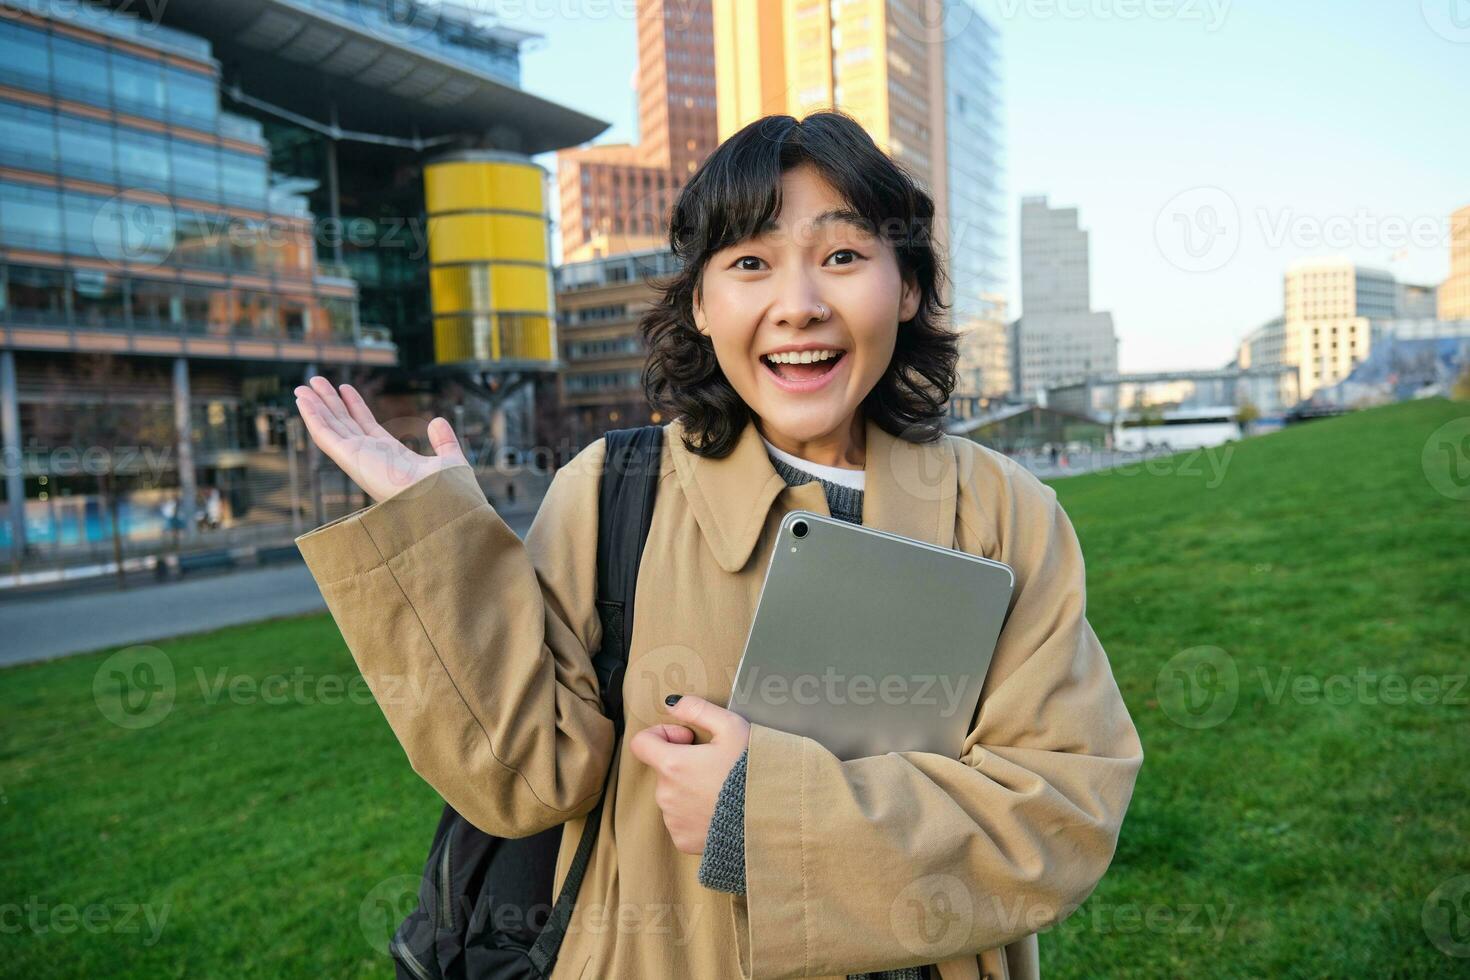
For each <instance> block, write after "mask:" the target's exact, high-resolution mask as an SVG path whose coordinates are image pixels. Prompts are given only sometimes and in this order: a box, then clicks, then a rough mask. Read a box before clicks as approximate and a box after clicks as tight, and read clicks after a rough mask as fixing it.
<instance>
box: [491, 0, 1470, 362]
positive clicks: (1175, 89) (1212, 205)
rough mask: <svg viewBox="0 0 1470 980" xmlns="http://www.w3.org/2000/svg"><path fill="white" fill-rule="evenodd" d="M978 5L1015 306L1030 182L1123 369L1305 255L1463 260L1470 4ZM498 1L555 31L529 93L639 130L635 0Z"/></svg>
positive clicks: (1226, 353)
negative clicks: (1105, 318) (988, 48)
mask: <svg viewBox="0 0 1470 980" xmlns="http://www.w3.org/2000/svg"><path fill="white" fill-rule="evenodd" d="M976 6H977V7H979V8H980V9H982V10H985V11H987V12H988V13H989V14H990V16H991V19H992V21H993V23H995V25H996V26H997V27H998V28H999V30H1000V33H1001V50H1002V65H1001V74H1002V78H1003V79H1004V92H1003V95H1004V102H1005V118H1006V132H1005V145H1006V157H1007V160H1006V173H1005V179H1004V183H1005V187H1006V190H1007V198H1008V201H1009V204H1010V207H1011V219H1010V223H1009V227H1008V233H1007V252H1008V253H1009V255H1010V258H1011V264H1012V267H1011V269H1010V270H1009V276H1008V281H1009V290H1008V292H1009V298H1010V302H1011V305H1012V310H1013V312H1018V311H1019V303H1020V297H1019V279H1018V276H1017V275H1016V270H1015V268H1014V263H1015V258H1016V251H1017V247H1018V246H1017V225H1016V212H1017V209H1018V204H1019V200H1020V197H1021V195H1023V194H1045V195H1047V196H1048V197H1049V198H1050V201H1051V203H1052V204H1053V205H1054V206H1070V205H1075V206H1077V207H1078V208H1080V209H1081V216H1082V224H1083V226H1084V227H1085V228H1087V229H1088V230H1089V231H1090V232H1091V240H1092V295H1093V307H1094V308H1095V309H1102V310H1110V311H1111V312H1112V313H1113V316H1114V320H1115V323H1116V325H1117V329H1118V335H1119V338H1120V355H1121V358H1120V359H1121V363H1122V367H1123V369H1124V370H1154V369H1167V368H1184V367H1212V366H1218V365H1220V364H1223V363H1224V362H1225V361H1228V360H1229V359H1230V358H1231V357H1232V356H1233V355H1234V351H1235V347H1236V344H1237V342H1238V340H1239V339H1240V337H1241V336H1242V335H1244V334H1245V333H1246V332H1247V331H1248V330H1250V329H1252V328H1253V327H1255V326H1257V325H1259V324H1260V323H1262V322H1264V321H1265V320H1267V319H1269V318H1270V317H1272V316H1274V315H1277V314H1279V312H1280V307H1281V275H1282V272H1283V270H1284V269H1285V267H1286V265H1287V264H1288V263H1289V262H1290V261H1292V260H1293V259H1296V258H1299V257H1303V256H1309V255H1340V254H1345V255H1350V256H1352V257H1354V258H1355V259H1357V260H1358V261H1360V262H1363V263H1364V264H1370V265H1374V266H1378V267H1381V268H1387V269H1390V270H1392V271H1393V272H1395V273H1396V274H1397V275H1398V276H1399V277H1400V278H1401V279H1403V280H1406V281H1411V282H1430V283H1437V282H1438V281H1439V280H1441V279H1442V278H1443V277H1444V276H1445V274H1446V272H1447V271H1448V264H1449V262H1448V243H1447V239H1448V220H1447V219H1448V215H1449V212H1450V211H1452V210H1454V209H1455V208H1458V207H1462V206H1464V205H1467V204H1470V124H1467V123H1466V122H1465V119H1466V118H1467V116H1470V0H1371V2H1369V0H1361V2H1354V3H1342V2H1327V0H1290V2H1282V0H1237V2H1234V3H1230V2H1227V0H977V3H976ZM502 9H503V10H505V11H506V12H507V13H511V12H513V11H520V12H522V14H523V16H521V17H519V18H516V17H507V22H508V23H513V24H515V25H516V26H523V27H525V28H526V29H528V30H535V31H539V32H542V33H544V34H545V35H546V40H545V41H544V42H541V46H540V48H539V49H538V50H532V51H528V52H527V53H526V54H525V56H524V59H523V72H524V82H525V86H526V88H527V89H529V90H531V91H533V92H537V93H539V94H543V95H546V96H548V97H550V98H553V99H556V100H557V101H560V102H563V103H565V104H567V105H570V106H574V107H576V108H578V109H581V110H583V111H585V112H587V113H590V114H591V115H594V116H597V117H599V118H602V119H606V120H608V121H609V122H611V123H612V124H613V125H612V128H611V129H609V130H608V132H607V133H605V134H604V135H603V136H601V137H599V139H598V140H597V142H611V141H618V140H626V139H631V138H633V137H634V136H635V135H636V118H635V117H636V95H635V92H634V91H633V89H632V87H631V85H632V79H633V73H634V70H635V67H636V60H637V49H636V44H635V38H634V21H633V19H632V16H631V13H632V10H633V9H634V2H633V0H601V2H598V0H585V2H583V3H577V2H572V0H566V2H561V3H530V2H520V0H518V2H515V3H513V4H506V5H502ZM551 12H555V16H549V15H548V14H550V13H551ZM541 160H542V162H543V163H545V164H546V165H547V166H548V167H554V166H555V161H554V158H553V157H552V156H551V155H547V156H545V157H542V158H541Z"/></svg>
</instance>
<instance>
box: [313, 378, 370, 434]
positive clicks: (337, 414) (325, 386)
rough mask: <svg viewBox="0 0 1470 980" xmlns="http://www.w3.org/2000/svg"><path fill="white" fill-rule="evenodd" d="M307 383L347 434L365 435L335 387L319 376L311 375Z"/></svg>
mask: <svg viewBox="0 0 1470 980" xmlns="http://www.w3.org/2000/svg"><path fill="white" fill-rule="evenodd" d="M307 383H308V384H309V385H311V390H312V391H314V392H316V393H317V395H319V396H320V397H321V400H322V404H323V405H324V406H326V409H327V411H328V412H331V413H332V417H333V418H335V419H336V420H337V421H338V422H340V423H341V424H342V425H345V426H346V427H347V430H348V431H349V432H352V433H353V435H366V434H367V433H365V432H363V431H362V426H360V425H358V424H357V420H356V419H354V418H353V417H352V415H351V414H350V413H349V412H348V411H347V406H346V405H344V404H342V396H341V395H339V394H337V387H336V385H334V384H332V382H330V381H328V380H327V379H326V378H324V377H322V376H321V375H320V374H313V375H312V376H311V379H310V380H309V381H308V382H307ZM353 430H356V431H353Z"/></svg>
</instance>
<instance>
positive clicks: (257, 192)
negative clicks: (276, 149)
mask: <svg viewBox="0 0 1470 980" xmlns="http://www.w3.org/2000/svg"><path fill="white" fill-rule="evenodd" d="M219 169H220V184H221V186H222V187H223V188H224V193H225V199H226V200H227V201H229V202H230V203H231V204H238V205H240V206H242V207H248V208H254V209H256V210H264V208H265V193H266V162H265V158H264V157H255V156H247V155H246V154H244V153H232V152H230V151H229V150H221V151H220V155H219Z"/></svg>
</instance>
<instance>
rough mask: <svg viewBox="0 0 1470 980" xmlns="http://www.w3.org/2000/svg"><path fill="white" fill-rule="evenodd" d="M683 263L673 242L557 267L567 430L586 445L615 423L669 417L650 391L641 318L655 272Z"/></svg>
mask: <svg viewBox="0 0 1470 980" xmlns="http://www.w3.org/2000/svg"><path fill="white" fill-rule="evenodd" d="M677 270H678V263H677V260H676V259H675V258H674V254H673V253H672V252H671V251H669V250H668V248H667V247H664V248H658V249H650V250H648V251H643V252H622V253H619V254H617V255H608V256H602V257H600V258H596V259H584V260H583V261H581V262H569V263H563V264H562V265H560V266H558V267H557V270H556V315H557V336H558V337H559V338H560V342H561V354H562V361H563V363H564V364H565V365H566V368H565V370H563V371H562V372H561V374H560V375H559V383H560V392H559V396H560V399H559V400H560V404H561V406H562V412H563V416H564V418H563V423H564V425H565V434H566V436H567V438H568V439H569V441H570V442H571V443H572V444H573V445H576V446H582V445H585V444H586V443H588V442H591V441H592V440H594V439H596V438H597V437H598V436H600V435H602V434H603V433H604V432H605V431H607V430H608V429H610V428H626V427H628V426H634V425H646V424H648V423H650V422H652V423H658V422H661V421H663V419H662V417H661V416H660V415H659V413H658V412H655V411H652V410H651V408H650V406H649V404H648V399H647V398H646V397H645V396H644V394H643V367H644V364H645V362H646V361H647V359H648V355H647V351H646V350H645V349H644V347H643V341H642V338H641V337H640V336H639V332H638V320H639V317H640V316H641V315H642V313H643V311H644V310H646V309H647V308H648V307H649V305H650V304H652V303H653V302H654V300H655V298H656V296H655V292H654V289H653V287H652V286H651V285H650V284H649V279H650V277H662V276H668V275H671V274H672V273H674V272H676V271H677Z"/></svg>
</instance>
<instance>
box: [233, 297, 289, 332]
mask: <svg viewBox="0 0 1470 980" xmlns="http://www.w3.org/2000/svg"><path fill="white" fill-rule="evenodd" d="M235 333H236V335H237V336H241V337H275V336H277V335H279V333H280V329H279V324H278V321H277V319H276V302H275V299H274V297H272V296H271V295H270V294H269V293H258V292H256V291H255V290H252V289H240V290H236V295H235Z"/></svg>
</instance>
